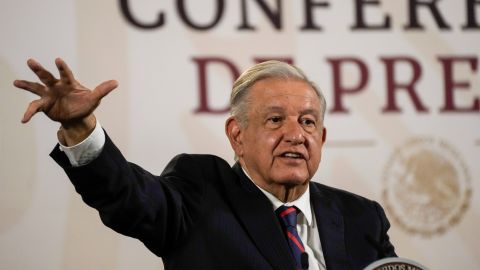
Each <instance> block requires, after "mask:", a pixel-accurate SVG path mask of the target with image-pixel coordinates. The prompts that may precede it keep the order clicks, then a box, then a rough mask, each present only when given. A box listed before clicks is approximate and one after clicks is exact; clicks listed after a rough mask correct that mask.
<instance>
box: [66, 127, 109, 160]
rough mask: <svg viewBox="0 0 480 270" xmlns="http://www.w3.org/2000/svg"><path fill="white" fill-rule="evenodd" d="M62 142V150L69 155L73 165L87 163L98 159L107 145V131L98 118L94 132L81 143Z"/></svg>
mask: <svg viewBox="0 0 480 270" xmlns="http://www.w3.org/2000/svg"><path fill="white" fill-rule="evenodd" d="M59 144H60V150H61V151H63V152H64V153H65V155H67V157H68V160H70V164H72V166H73V167H79V166H82V165H86V164H88V163H90V162H91V161H93V160H94V159H96V158H97V157H98V156H99V155H100V153H101V152H102V149H103V146H104V145H105V132H104V131H103V129H102V126H101V125H100V123H99V122H98V120H97V123H96V124H95V128H94V129H93V131H92V133H91V134H90V135H89V136H88V137H87V138H86V139H85V140H83V141H81V142H80V143H78V144H76V145H74V146H65V145H62V144H61V143H59Z"/></svg>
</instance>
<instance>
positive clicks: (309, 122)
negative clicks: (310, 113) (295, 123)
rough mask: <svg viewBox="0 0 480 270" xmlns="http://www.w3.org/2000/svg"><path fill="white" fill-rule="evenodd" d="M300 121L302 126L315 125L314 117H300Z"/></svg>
mask: <svg viewBox="0 0 480 270" xmlns="http://www.w3.org/2000/svg"><path fill="white" fill-rule="evenodd" d="M300 123H301V124H302V125H304V126H312V127H313V126H315V124H316V122H315V120H314V119H311V118H302V119H300Z"/></svg>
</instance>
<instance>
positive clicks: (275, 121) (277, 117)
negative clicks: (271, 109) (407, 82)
mask: <svg viewBox="0 0 480 270" xmlns="http://www.w3.org/2000/svg"><path fill="white" fill-rule="evenodd" d="M268 121H270V122H272V123H280V122H281V121H282V117H280V116H273V117H270V118H269V119H268Z"/></svg>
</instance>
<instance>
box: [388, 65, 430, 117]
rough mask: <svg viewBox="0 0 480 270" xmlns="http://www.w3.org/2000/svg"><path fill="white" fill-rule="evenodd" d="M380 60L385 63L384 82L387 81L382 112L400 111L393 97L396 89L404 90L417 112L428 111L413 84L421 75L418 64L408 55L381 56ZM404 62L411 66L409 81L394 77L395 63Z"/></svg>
mask: <svg viewBox="0 0 480 270" xmlns="http://www.w3.org/2000/svg"><path fill="white" fill-rule="evenodd" d="M380 60H381V61H382V62H383V63H384V64H385V70H386V73H387V74H386V83H387V105H386V106H385V107H384V108H383V109H382V112H401V111H402V110H401V109H400V108H399V107H398V105H397V100H396V99H395V92H396V90H399V89H401V90H406V91H407V94H408V95H409V96H410V98H411V99H412V101H413V105H414V106H415V109H416V110H417V111H418V112H428V109H427V108H426V107H425V106H424V105H423V104H422V102H421V101H420V98H419V97H418V95H417V93H416V92H415V84H416V83H417V82H418V80H419V79H420V77H421V75H422V69H421V67H420V64H419V63H418V62H417V61H416V60H415V59H413V58H410V57H390V58H387V57H382V58H380ZM400 63H404V64H408V65H410V67H411V68H412V79H411V80H410V81H409V82H403V83H401V82H397V80H396V78H395V67H396V65H397V64H400Z"/></svg>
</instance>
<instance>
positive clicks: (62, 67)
mask: <svg viewBox="0 0 480 270" xmlns="http://www.w3.org/2000/svg"><path fill="white" fill-rule="evenodd" d="M55 64H56V65H57V68H58V71H59V72H60V80H62V81H64V82H65V83H68V84H70V83H72V82H74V81H75V77H73V73H72V70H71V69H70V68H69V67H68V65H67V63H65V61H63V60H62V59H61V58H57V59H55Z"/></svg>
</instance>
